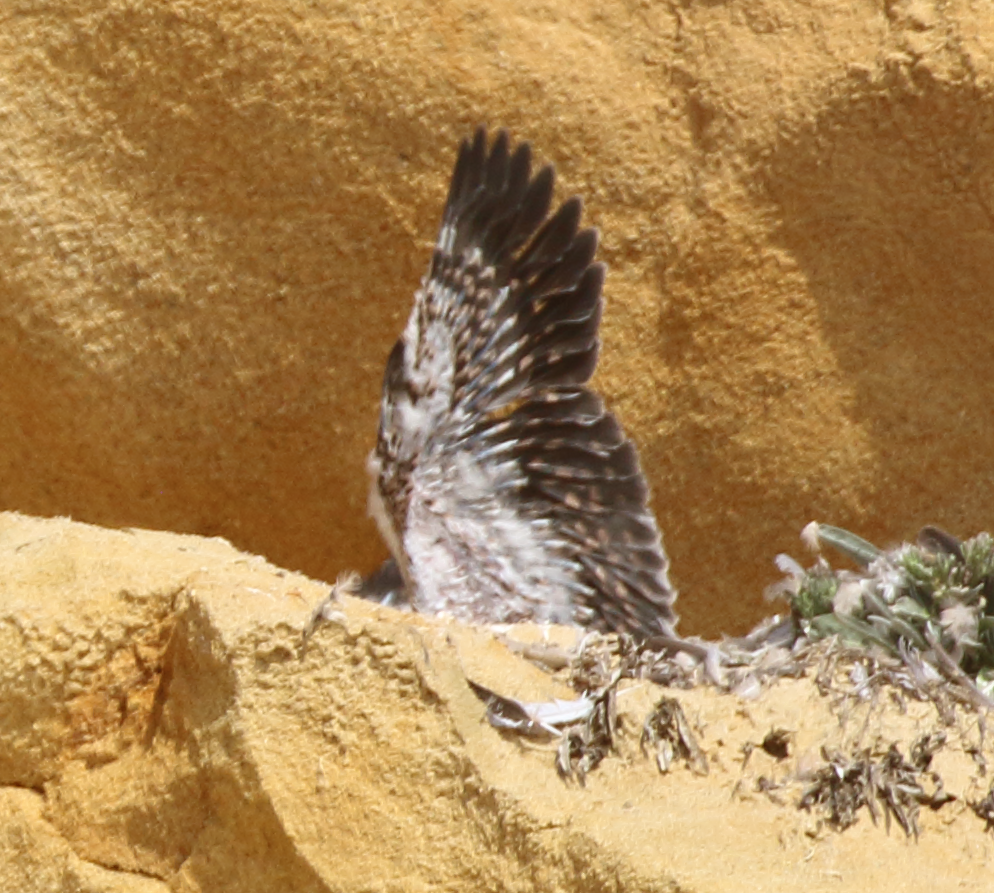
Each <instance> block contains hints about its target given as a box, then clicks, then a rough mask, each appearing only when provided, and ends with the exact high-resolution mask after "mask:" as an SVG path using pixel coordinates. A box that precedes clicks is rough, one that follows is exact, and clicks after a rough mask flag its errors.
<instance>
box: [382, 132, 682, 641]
mask: <svg viewBox="0 0 994 893" xmlns="http://www.w3.org/2000/svg"><path fill="white" fill-rule="evenodd" d="M552 190H553V171H552V168H551V167H548V166H547V167H544V168H542V169H541V170H540V171H539V172H538V173H537V174H536V175H535V176H532V175H531V150H530V147H529V146H528V144H527V143H525V144H521V145H519V146H518V147H517V148H516V149H515V150H514V152H513V153H511V151H510V144H509V139H508V135H507V133H506V132H505V131H501V132H500V133H499V134H498V135H497V137H496V139H495V141H494V143H493V145H492V146H491V147H490V148H489V151H488V146H487V134H486V130H485V129H484V128H480V129H479V130H478V131H477V132H476V134H475V136H474V138H473V140H472V141H466V142H464V143H463V145H462V147H461V148H460V151H459V157H458V160H457V162H456V166H455V171H454V173H453V177H452V183H451V187H450V190H449V196H448V200H447V202H446V206H445V212H444V216H443V220H442V226H441V230H440V232H439V237H438V241H437V243H436V246H435V250H434V253H433V257H432V261H431V266H430V268H429V273H428V276H427V277H426V279H425V281H424V283H423V286H422V289H421V290H420V291H419V293H418V295H417V298H416V301H415V307H414V310H413V311H412V314H411V318H410V320H409V321H408V326H407V329H406V330H405V333H404V335H403V337H402V338H401V340H400V341H399V342H398V346H397V347H396V348H395V350H394V354H393V355H392V356H391V364H392V365H393V372H392V373H391V368H390V365H391V364H388V371H387V376H386V378H385V382H384V389H385V393H384V406H385V409H384V415H383V416H381V430H380V440H379V443H378V446H377V451H376V455H377V456H380V457H381V459H380V467H381V472H380V491H381V493H383V494H385V501H386V502H387V503H388V504H389V506H390V508H391V511H392V512H393V516H394V518H395V519H398V520H397V524H398V528H400V529H398V534H399V538H403V530H402V528H403V524H404V523H405V522H404V519H405V517H406V512H407V507H408V506H407V499H409V497H410V492H409V490H408V491H407V492H406V493H405V492H401V491H402V490H403V487H402V486H401V487H398V486H397V482H396V481H394V482H391V481H390V480H387V479H386V476H385V475H384V474H383V472H382V467H383V465H384V464H385V463H386V462H387V461H389V462H390V463H392V464H391V465H390V468H391V469H394V470H395V469H396V468H399V467H401V466H402V465H403V462H405V461H407V462H408V463H409V464H408V466H407V467H408V469H409V470H410V471H411V472H412V473H413V472H414V469H415V468H416V466H417V463H418V461H419V457H421V456H423V455H424V454H425V453H426V452H431V453H432V454H433V455H435V456H436V458H437V457H438V456H439V455H442V454H448V455H450V456H452V457H454V456H456V455H457V454H458V455H459V456H460V457H465V456H468V457H470V458H471V460H472V462H473V463H475V467H477V468H480V469H483V470H486V469H487V468H490V467H494V468H496V467H501V468H504V469H507V468H511V469H513V474H509V475H507V474H505V475H500V476H497V477H495V478H493V479H494V480H495V481H496V480H499V481H500V484H499V488H500V490H501V492H499V493H495V494H494V497H495V499H500V500H502V501H503V503H504V504H505V505H509V506H511V507H512V508H513V510H514V511H515V512H517V513H519V514H520V516H521V517H522V518H523V519H526V520H527V521H528V522H529V524H530V526H529V527H528V529H529V530H532V531H534V533H535V535H536V536H541V537H544V538H545V539H546V540H547V542H548V543H549V544H550V548H552V549H553V551H554V552H555V554H556V555H557V556H558V557H559V559H561V563H562V564H563V565H564V566H565V567H566V569H567V572H566V578H565V579H566V583H565V585H566V586H567V587H568V588H569V589H570V590H571V602H572V603H573V604H574V606H575V607H576V609H577V610H576V614H575V617H576V619H577V621H578V622H581V623H584V624H586V625H592V626H596V627H599V628H602V629H607V630H617V631H627V632H632V633H636V634H639V635H648V634H653V633H658V632H659V631H660V630H670V629H671V628H672V624H674V623H675V622H676V616H675V614H674V612H673V603H674V600H675V598H676V593H675V591H674V589H673V588H672V586H671V585H670V582H669V579H668V576H667V568H668V562H667V559H666V555H665V553H664V551H663V547H662V543H661V539H660V535H659V531H658V529H657V526H656V522H655V520H654V518H653V516H652V514H651V512H650V511H649V509H648V507H647V504H646V500H647V496H648V489H647V486H646V483H645V479H644V477H643V475H642V472H641V470H640V468H639V463H638V458H637V455H636V451H635V447H634V445H633V444H632V442H631V441H630V440H629V439H628V438H627V437H625V435H624V432H623V431H622V430H621V427H620V426H619V424H618V422H617V420H616V419H615V417H614V415H613V414H612V413H610V412H608V411H607V410H606V409H605V408H604V405H603V403H602V401H601V400H600V398H599V397H598V396H597V395H596V394H595V393H593V391H591V390H590V389H589V388H587V387H586V382H587V380H588V379H589V378H590V376H591V374H592V373H593V371H594V367H595V366H596V363H597V350H598V338H597V329H598V325H599V323H600V316H601V286H602V284H603V281H604V267H603V266H602V265H600V264H596V263H593V257H594V252H595V249H596V246H597V233H596V231H595V230H593V229H580V228H579V224H580V214H581V208H582V205H581V201H580V199H579V198H577V197H574V198H570V199H568V200H567V201H566V202H564V203H563V204H562V205H561V206H560V207H559V209H558V210H557V211H556V212H555V213H554V214H552V215H551V216H549V210H550V207H551V202H552ZM391 377H392V381H391ZM388 391H392V393H393V394H394V397H393V398H392V403H391V406H390V413H391V415H390V418H388V417H387V409H386V404H387V392H388ZM398 406H403V407H404V409H403V411H400V410H398ZM415 429H417V430H418V431H419V433H418V434H417V435H413V434H412V432H413V431H414V430H415ZM405 438H406V444H405ZM404 457H406V458H404ZM398 463H399V464H398ZM401 477H403V475H402V476H401ZM404 479H405V480H408V478H404ZM513 545H514V544H513V543H503V544H498V545H496V546H495V548H505V549H506V548H513ZM414 582H415V584H416V583H417V581H414Z"/></svg>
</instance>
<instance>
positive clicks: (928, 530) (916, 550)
mask: <svg viewBox="0 0 994 893" xmlns="http://www.w3.org/2000/svg"><path fill="white" fill-rule="evenodd" d="M803 538H804V539H805V540H806V541H807V542H808V543H809V544H810V545H812V546H814V547H815V548H817V549H819V550H820V548H821V547H822V546H831V547H833V548H834V549H836V550H837V551H839V552H841V553H842V554H843V555H845V556H846V557H848V558H849V559H851V560H852V561H853V562H854V563H855V565H856V566H857V568H858V570H857V571H851V570H836V569H833V568H832V567H831V565H830V564H829V563H828V562H827V561H826V560H825V559H824V558H823V557H819V558H818V560H817V562H816V563H815V564H814V565H813V566H812V567H810V568H808V569H804V568H802V567H801V566H800V565H799V564H798V563H797V562H796V561H794V559H792V558H790V557H789V556H786V555H780V556H778V557H777V564H778V566H779V567H780V568H781V570H783V571H784V572H785V573H786V574H787V580H785V581H784V583H782V584H779V586H778V587H776V588H777V589H778V590H779V591H780V592H781V593H785V594H786V595H787V597H788V599H789V601H790V605H791V612H792V614H793V617H794V622H795V624H796V625H797V627H798V631H799V632H800V633H802V634H803V635H804V636H806V637H807V638H808V639H810V640H812V641H814V640H818V639H822V638H825V637H828V636H838V637H839V638H840V639H842V640H843V641H845V642H847V643H849V644H852V645H856V646H858V647H861V648H866V649H874V648H876V649H882V650H884V651H885V652H888V653H890V654H892V655H894V656H897V657H899V658H900V659H901V660H902V661H903V662H904V663H905V664H906V665H907V666H908V668H909V669H911V670H912V671H913V675H914V676H915V678H916V679H918V680H919V681H921V682H928V681H929V680H930V679H931V680H934V679H938V678H943V677H944V678H946V679H948V680H952V681H954V682H956V683H958V684H960V685H962V686H965V687H966V689H967V690H968V691H969V694H970V696H971V700H973V701H974V702H975V703H977V704H978V705H982V706H984V707H994V538H992V537H991V535H990V534H988V533H980V534H978V535H977V536H975V537H973V538H972V539H969V540H966V541H963V542H961V541H960V540H958V539H956V538H955V537H953V536H951V535H950V534H948V533H946V532H945V531H942V530H940V529H938V528H936V527H925V528H923V529H922V531H921V532H920V533H919V535H918V539H917V542H916V543H913V544H912V543H904V544H902V545H900V546H898V547H897V548H894V549H890V550H886V551H885V550H882V549H879V548H877V547H876V546H874V545H873V544H872V543H869V542H867V541H866V540H864V539H862V538H860V537H858V536H856V535H855V534H853V533H850V532H849V531H847V530H843V529H841V528H838V527H832V526H829V525H826V524H811V525H809V526H808V527H807V528H805V533H804V535H803Z"/></svg>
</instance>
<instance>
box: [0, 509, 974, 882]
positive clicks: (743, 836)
mask: <svg viewBox="0 0 994 893" xmlns="http://www.w3.org/2000/svg"><path fill="white" fill-rule="evenodd" d="M0 566H2V567H3V569H4V572H3V575H2V578H0V705H2V707H0V887H2V889H4V890H11V891H14V890H17V891H27V893H35V891H37V893H48V891H51V890H67V891H86V893H166V891H167V890H169V891H173V893H201V891H203V893H208V891H209V893H226V891H231V893H255V891H259V893H263V891H264V893H272V891H274V890H279V891H283V893H296V891H308V893H318V891H331V890H336V891H356V893H359V891H368V890H371V889H379V890H391V891H412V893H413V891H419V890H501V889H507V890H523V891H524V890H542V891H576V893H581V891H589V890H603V889H612V890H619V891H640V893H641V891H663V890H673V889H681V890H695V891H713V893H720V891H727V890H729V889H735V890H764V891H770V893H780V891H782V893H793V891H797V890H810V891H816V893H822V891H833V893H848V891H854V893H855V891H860V893H876V891H881V893H883V891H887V893H890V891H893V890H901V889H919V888H921V889H928V890H930V891H935V893H945V891H950V893H952V891H954V890H961V889H963V888H964V885H965V886H966V888H969V889H976V890H981V889H985V885H986V884H987V880H988V879H989V877H990V871H991V863H992V859H994V847H992V844H991V839H990V836H989V834H988V833H987V832H985V830H984V823H983V821H981V820H980V819H979V818H977V816H975V815H974V814H973V812H972V811H971V810H970V809H969V808H968V807H967V805H966V801H968V800H979V799H982V798H983V796H984V794H985V793H986V789H987V786H988V784H989V778H986V777H984V776H983V775H982V771H981V768H980V764H981V763H982V762H983V760H986V761H987V763H988V765H989V764H990V762H991V761H992V760H994V750H992V747H991V744H990V741H989V738H986V739H985V738H984V736H983V733H982V731H981V730H979V729H978V725H977V720H976V717H974V716H970V715H966V714H960V715H959V716H958V719H957V721H956V723H955V724H954V725H953V726H948V727H944V726H942V724H941V721H940V719H939V717H937V715H936V711H935V710H934V709H933V708H932V707H931V706H930V705H926V704H921V703H917V702H914V701H908V702H907V703H905V704H903V705H900V704H898V703H897V702H896V700H892V699H891V698H889V697H882V698H880V699H871V700H868V701H865V702H864V701H861V700H860V699H859V698H853V699H851V700H850V701H849V702H840V701H839V700H838V698H836V697H834V696H833V697H823V696H821V695H819V694H818V690H817V687H816V686H815V685H814V684H813V680H812V679H810V678H807V679H797V680H786V681H783V682H781V683H780V684H778V685H776V686H774V687H773V688H771V689H769V690H768V691H766V692H765V693H764V694H763V696H762V697H761V698H759V699H758V700H754V701H742V700H739V699H738V698H735V697H732V696H720V695H717V694H715V693H714V692H713V691H710V690H704V689H697V690H693V691H687V692H669V694H670V695H671V696H672V695H675V696H676V697H677V698H678V699H679V700H680V702H681V704H682V706H683V710H684V713H685V714H686V717H687V720H688V724H689V726H690V727H691V728H692V730H693V734H694V735H695V736H697V738H698V742H699V745H700V748H701V751H702V753H703V763H704V764H706V766H707V774H706V775H703V774H695V773H694V772H692V771H691V770H690V769H689V768H687V767H686V766H685V765H684V764H683V763H682V762H681V761H679V760H678V761H675V762H674V765H673V767H672V768H671V769H670V771H669V772H668V773H667V774H665V775H660V774H659V772H658V771H657V769H656V765H655V761H654V760H652V759H651V758H650V757H649V756H647V755H644V754H642V753H641V752H640V750H639V736H640V732H641V723H642V720H643V718H644V717H645V716H646V714H647V713H648V712H649V711H650V710H651V708H652V706H653V704H654V703H655V702H656V701H657V700H658V699H659V697H660V696H661V695H662V694H663V693H664V692H663V690H662V689H660V688H659V687H658V686H654V685H650V684H648V683H631V682H625V683H624V685H623V688H622V690H621V691H620V693H619V695H618V710H619V723H620V725H619V732H618V734H617V736H616V745H617V749H616V752H614V753H611V754H609V755H608V756H607V758H606V759H605V760H604V761H603V763H601V765H600V766H599V767H598V768H597V769H596V770H595V771H594V772H592V773H591V774H590V775H589V776H588V777H587V780H586V786H585V787H579V786H577V785H576V783H575V782H565V781H563V780H562V779H560V778H559V777H558V776H557V774H556V772H555V770H554V768H553V761H554V754H555V750H554V745H550V744H547V743H541V742H538V743H536V742H534V741H530V740H528V739H521V738H515V737H513V736H512V737H504V736H502V735H501V734H500V733H499V732H497V731H495V730H494V729H493V728H491V727H490V726H489V725H488V724H487V722H486V720H485V718H484V714H485V708H484V705H483V704H482V703H481V702H480V700H478V699H477V697H476V696H475V695H474V694H473V692H472V691H471V689H470V688H469V686H468V685H467V679H472V680H474V681H475V682H478V683H481V684H483V685H486V686H487V687H490V688H492V689H494V690H496V691H499V692H500V693H502V694H505V695H509V696H512V697H516V698H520V699H522V700H526V701H538V700H549V699H551V698H555V697H572V694H571V692H570V691H569V690H568V689H567V688H566V687H565V686H564V685H563V684H562V683H561V682H558V681H556V680H555V679H554V678H552V677H550V676H548V675H546V674H545V673H543V672H541V671H539V670H538V669H537V668H536V667H535V666H533V665H531V664H529V663H527V662H526V661H524V660H523V659H522V658H519V657H517V656H515V655H513V654H511V653H510V651H508V649H507V648H506V647H505V646H504V645H503V644H501V643H500V642H498V641H497V640H496V639H495V638H494V637H493V636H492V635H491V634H490V633H488V632H486V631H484V630H472V629H467V628H460V627H458V626H455V625H447V624H445V623H444V622H442V621H440V620H429V619H426V618H423V617H419V616H417V615H413V614H404V613H400V612H396V611H392V610H389V609H386V608H380V607H376V606H371V605H369V604H368V603H365V602H360V601H356V600H354V599H349V598H342V599H341V600H340V601H339V603H338V604H337V605H336V606H335V607H336V616H335V619H333V620H331V621H329V622H328V623H326V624H324V625H322V626H320V627H319V628H318V629H317V631H316V632H315V634H314V635H313V637H312V638H311V639H310V640H309V642H308V646H307V648H306V650H303V651H302V649H301V636H302V631H303V629H304V627H305V625H306V623H307V621H308V618H309V617H310V614H311V610H312V608H313V607H314V605H316V604H317V603H318V602H319V601H320V600H321V599H322V598H323V597H324V595H325V594H326V592H327V587H326V586H324V585H321V584H318V583H315V582H314V581H312V580H310V579H308V578H306V577H303V576H300V575H297V574H292V573H289V572H287V571H283V570H280V569H279V568H276V567H274V566H273V565H270V564H268V563H267V562H265V561H264V560H263V559H261V558H255V557H252V556H250V555H246V554H243V553H240V552H238V551H236V550H235V549H234V548H232V547H231V546H229V545H228V544H227V543H226V542H224V541H223V540H220V539H212V540H207V539H201V538H198V537H193V536H178V535H173V534H162V533H152V532H149V531H142V530H132V531H124V532H122V531H109V530H104V529H100V528H95V527H90V526H86V525H82V524H78V523H73V522H69V521H65V520H61V519H57V520H45V521H42V520H37V519H33V518H26V517H23V516H19V515H14V514H10V513H6V514H0ZM561 632H563V633H564V634H566V633H569V631H565V630H564V631H561ZM840 707H841V709H840ZM774 728H777V729H786V730H788V731H789V732H790V733H791V734H790V754H789V756H788V757H787V758H786V759H784V760H781V761H776V760H775V759H774V758H773V757H772V756H770V755H767V754H766V753H765V752H763V750H762V749H761V748H760V747H759V746H758V745H759V742H761V741H762V740H763V738H764V736H765V735H766V734H767V733H768V732H769V731H770V730H771V729H774ZM936 730H942V731H945V732H946V733H947V737H948V740H949V744H948V746H947V747H946V748H945V749H943V750H942V751H941V752H940V753H939V754H937V755H936V757H935V760H934V762H933V764H932V767H931V768H932V769H933V770H936V771H938V772H939V773H940V774H941V777H942V779H943V780H944V783H945V788H946V791H947V792H949V793H951V794H953V795H954V796H955V797H956V798H958V799H957V800H955V801H954V802H952V803H948V804H946V805H945V806H943V807H942V808H941V809H940V810H939V811H938V812H931V811H929V810H928V809H925V808H923V809H922V812H921V815H920V816H919V823H920V826H921V835H920V839H919V841H918V842H917V843H913V842H909V841H908V840H907V839H906V838H905V836H904V834H903V833H902V832H901V830H900V829H899V828H898V827H897V826H896V824H895V825H894V826H893V827H891V829H890V833H889V834H888V833H885V831H884V828H883V827H882V825H883V822H882V820H881V822H880V826H874V824H872V823H871V821H870V818H869V815H868V813H867V812H866V810H865V809H862V810H860V811H859V816H860V817H859V820H858V822H857V824H856V825H855V826H853V827H852V828H850V829H849V830H847V831H845V832H844V833H842V834H838V833H836V832H834V831H830V830H829V829H828V828H827V827H826V826H825V825H824V822H823V821H822V820H821V818H819V811H818V810H815V812H814V813H812V814H809V813H806V812H799V811H798V810H797V808H796V803H797V800H798V799H799V796H800V793H801V791H803V789H804V786H805V785H804V783H803V781H799V777H801V776H803V774H804V773H805V772H809V773H810V772H811V771H812V770H813V769H814V768H816V767H817V766H818V765H819V764H820V762H821V747H822V746H823V745H824V746H825V747H827V748H828V749H829V750H833V749H835V748H839V749H844V748H853V747H855V748H863V747H868V748H873V749H876V750H886V748H887V747H888V746H889V744H890V743H891V742H897V744H898V746H899V748H900V750H901V753H902V754H904V755H907V754H908V753H909V751H910V742H911V741H912V740H913V739H915V738H917V737H918V736H920V735H922V734H927V733H931V732H934V731H936ZM971 748H972V749H973V750H972V756H971ZM747 751H751V754H750V755H749V756H748V758H746V756H745V755H746V753H747Z"/></svg>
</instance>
